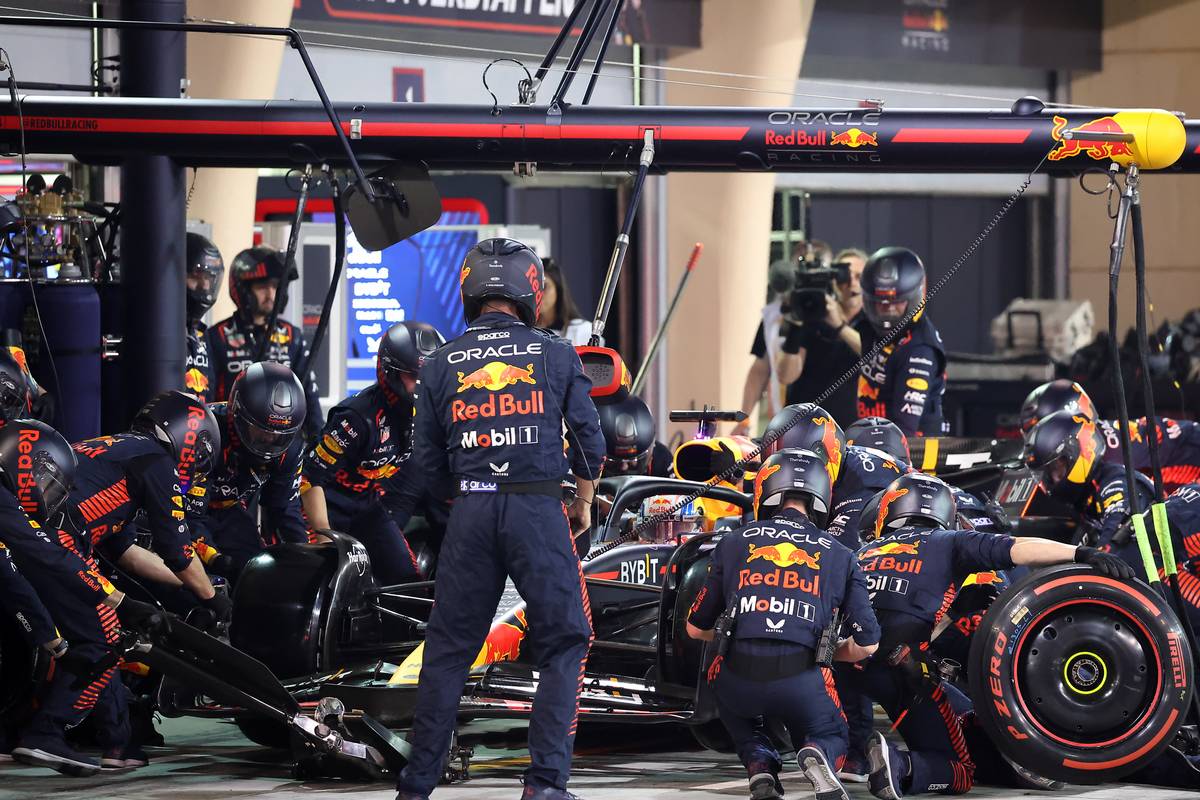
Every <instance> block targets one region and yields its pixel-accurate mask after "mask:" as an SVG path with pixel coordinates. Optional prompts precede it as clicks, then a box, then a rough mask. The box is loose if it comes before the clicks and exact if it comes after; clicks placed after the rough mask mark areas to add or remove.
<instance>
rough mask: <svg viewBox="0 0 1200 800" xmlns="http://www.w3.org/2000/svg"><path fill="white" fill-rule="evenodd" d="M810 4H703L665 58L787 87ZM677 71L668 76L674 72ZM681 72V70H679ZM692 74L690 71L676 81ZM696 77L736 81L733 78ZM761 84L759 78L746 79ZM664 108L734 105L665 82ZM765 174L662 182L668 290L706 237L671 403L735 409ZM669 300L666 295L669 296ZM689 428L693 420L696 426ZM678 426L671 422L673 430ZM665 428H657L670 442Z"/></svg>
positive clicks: (768, 101)
mask: <svg viewBox="0 0 1200 800" xmlns="http://www.w3.org/2000/svg"><path fill="white" fill-rule="evenodd" d="M812 10H813V0H792V1H791V2H780V0H738V2H736V3H731V2H728V0H704V7H703V11H702V17H701V47H700V48H699V49H698V50H694V51H691V52H688V53H686V54H683V55H679V56H677V57H675V58H672V59H669V60H668V61H667V62H666V65H667V66H670V67H685V68H689V69H704V70H715V71H719V72H730V73H745V74H751V75H769V76H772V77H778V78H779V81H778V84H779V86H780V87H781V88H784V89H786V90H788V91H790V89H791V87H792V85H793V84H794V82H795V76H796V75H797V73H798V72H799V70H800V60H801V58H802V57H803V55H804V46H805V43H806V41H807V37H808V27H809V22H810V20H811V19H812ZM678 75H679V73H676V74H671V75H670V77H677V76H678ZM685 75H686V74H685ZM682 80H688V77H686V76H685V77H684V78H682ZM694 82H695V83H719V84H725V85H733V84H737V83H738V79H736V78H725V77H722V78H721V79H719V80H715V81H714V80H709V79H706V78H705V77H701V78H698V79H696V80H695V81H694ZM745 85H747V86H753V87H755V88H758V87H761V86H762V84H761V83H760V82H753V83H752V84H751V83H746V84H745ZM665 95H666V97H665V101H666V104H668V105H731V104H734V102H733V101H731V100H730V93H729V92H728V91H725V90H722V89H714V88H711V87H707V86H690V85H680V84H677V83H672V84H668V85H667V86H666V91H665ZM781 100H782V98H780V97H779V96H778V95H776V94H766V93H758V92H744V93H741V95H740V96H739V97H738V98H737V100H736V104H737V105H742V106H771V105H781V104H782V103H781ZM774 191H775V177H774V176H773V175H769V174H755V175H748V174H736V173H714V174H704V173H674V174H671V175H669V176H668V177H667V178H666V191H665V195H666V196H665V202H666V228H667V232H666V238H667V248H666V249H667V254H666V255H667V258H666V264H665V267H666V270H667V279H666V286H667V287H668V291H669V292H673V291H674V287H675V285H676V284H677V283H678V281H679V277H680V274H681V273H682V272H683V269H684V264H685V263H686V261H687V259H688V256H689V254H690V253H691V250H692V247H693V245H694V244H695V243H696V242H703V243H704V255H703V258H702V259H701V262H700V266H699V267H698V268H697V269H696V273H695V274H694V275H693V276H692V279H691V281H690V282H689V284H688V288H687V292H686V293H685V295H684V297H683V299H682V301H681V302H680V304H679V309H678V311H677V312H676V318H675V320H674V321H673V322H672V323H671V330H670V334H669V336H668V340H667V342H666V345H665V347H667V348H669V351H670V359H669V362H668V364H667V404H668V405H669V406H670V407H671V408H692V407H694V408H700V407H702V406H703V405H704V404H706V403H707V404H709V405H713V406H719V407H720V408H723V409H735V408H738V407H740V406H741V402H742V384H743V382H744V380H745V377H746V368H747V366H748V361H749V356H748V355H747V350H748V348H749V342H750V341H751V339H752V338H753V335H754V328H755V325H756V324H757V321H758V318H759V313H760V309H761V308H762V304H763V298H764V297H765V296H766V291H767V271H766V270H765V269H763V265H765V264H767V263H768V262H769V261H770V235H771V204H772V199H773V195H774ZM668 296H669V295H668ZM693 427H694V426H693ZM675 429H678V426H674V427H673V428H671V430H675ZM668 434H669V431H667V432H664V431H661V430H660V437H662V438H663V439H664V440H665V439H666V438H667V435H668Z"/></svg>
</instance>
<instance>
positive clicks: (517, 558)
mask: <svg viewBox="0 0 1200 800" xmlns="http://www.w3.org/2000/svg"><path fill="white" fill-rule="evenodd" d="M543 286H544V272H543V269H542V263H541V261H540V260H539V259H538V257H537V255H536V254H535V253H534V252H533V251H532V250H530V249H529V248H528V247H526V246H525V245H523V244H521V243H520V242H516V241H513V240H511V239H488V240H485V241H482V242H480V243H479V244H477V245H476V246H475V247H473V248H472V249H471V250H470V251H469V252H468V253H467V256H466V259H465V260H464V261H463V265H462V273H461V287H462V299H463V311H464V315H465V316H466V319H467V323H468V325H469V327H468V328H467V330H466V332H465V333H463V335H462V336H460V337H459V338H457V339H455V340H454V341H452V342H450V343H449V344H448V345H446V346H445V347H443V348H441V349H440V350H438V351H437V352H436V353H434V354H433V355H432V356H431V357H430V358H429V360H428V361H427V362H426V363H425V366H424V367H423V368H422V370H421V381H420V384H419V386H418V387H417V413H416V419H415V423H414V424H415V431H414V437H413V456H412V461H413V464H412V468H414V469H418V470H422V471H423V473H424V474H425V476H426V478H427V479H428V480H430V481H433V484H432V485H433V486H435V487H443V488H442V491H444V490H445V488H446V487H447V486H448V485H449V484H451V482H452V483H453V486H454V488H455V489H456V490H457V492H458V497H457V498H456V499H455V501H454V505H453V508H452V509H451V511H450V522H449V525H448V526H447V529H446V537H445V541H444V542H443V544H442V550H441V554H440V556H439V563H438V570H437V580H436V586H435V590H434V597H435V600H436V602H435V603H434V606H433V612H432V614H431V616H430V619H429V628H428V631H427V633H426V636H425V654H424V660H423V663H422V666H421V674H420V679H419V684H418V687H417V700H416V708H415V711H414V719H413V728H412V733H411V734H410V742H411V744H412V754H411V757H410V758H409V762H408V766H407V767H405V769H404V772H403V773H402V774H401V776H400V780H399V784H398V788H399V790H400V791H399V795H398V800H419V798H425V797H427V796H428V794H429V792H431V791H432V790H433V787H434V786H435V785H436V784H437V782H438V779H439V778H440V777H441V775H442V769H443V763H444V761H445V759H446V756H447V754H448V751H449V747H450V738H451V732H452V729H453V727H454V724H455V719H456V715H457V711H458V703H459V698H460V697H461V695H462V689H463V685H464V684H465V682H466V677H467V671H468V669H469V668H470V665H471V662H472V660H473V659H474V658H475V656H476V655H477V654H478V653H479V648H480V647H481V646H482V644H483V641H484V639H485V638H486V636H487V632H488V628H489V626H490V624H491V621H492V615H493V613H494V612H495V609H496V605H497V603H498V602H499V600H500V595H501V592H502V591H503V588H504V582H505V577H506V576H511V577H512V579H513V582H514V583H515V584H516V587H517V591H519V592H520V593H521V597H522V598H524V599H525V601H526V602H527V603H528V607H529V634H528V635H529V636H530V637H531V643H532V645H533V648H534V651H535V652H537V653H538V654H539V660H538V664H537V669H538V671H539V673H540V679H539V681H538V687H537V694H536V695H535V697H534V702H533V711H532V714H531V716H530V721H529V751H530V760H531V763H530V766H529V768H528V769H527V770H526V771H525V789H524V792H523V794H522V798H523V800H567V799H568V798H571V797H573V795H571V794H570V793H568V792H567V791H566V785H567V779H568V776H569V773H570V766H571V750H572V747H573V745H574V741H575V729H576V724H577V716H578V709H579V691H580V686H581V683H582V680H583V669H584V664H585V661H586V659H587V654H588V649H589V646H590V643H591V639H592V625H591V613H590V606H589V604H588V597H587V590H586V588H585V586H584V582H583V573H582V570H581V567H580V564H579V559H578V558H577V557H576V555H575V548H574V541H573V538H572V528H573V527H574V528H575V529H577V530H583V529H585V528H586V527H587V526H588V524H589V522H590V520H589V517H590V513H589V506H590V504H591V500H592V497H593V494H594V482H595V481H596V480H598V479H599V477H600V468H601V465H602V464H603V461H604V452H605V445H604V437H603V436H602V434H601V432H600V420H599V417H598V415H597V413H596V408H595V406H594V405H593V404H592V400H591V397H589V392H590V391H591V381H589V380H588V379H587V377H586V376H585V375H584V373H583V367H582V365H581V364H580V362H579V357H578V356H577V355H576V354H575V350H574V348H573V347H571V345H570V343H569V342H567V341H565V340H563V339H560V338H559V337H557V336H554V335H553V334H551V333H548V332H544V331H540V330H537V329H533V328H531V327H530V325H532V323H533V321H534V320H535V319H536V317H537V311H538V305H539V303H540V302H541V296H542V288H543ZM485 407H486V408H490V409H493V410H494V413H488V414H485V413H483V412H482V409H484V408H485ZM564 428H565V430H566V440H567V445H568V447H567V448H564V447H563V438H564V433H563V431H564ZM568 454H569V456H570V458H569V461H568ZM569 472H573V473H574V475H575V477H576V478H577V479H578V482H579V496H578V499H577V500H575V502H574V503H573V504H572V505H571V507H570V509H569V510H568V509H567V508H566V507H565V506H564V505H563V494H562V486H561V483H562V481H563V479H564V478H566V477H567V476H568V474H569Z"/></svg>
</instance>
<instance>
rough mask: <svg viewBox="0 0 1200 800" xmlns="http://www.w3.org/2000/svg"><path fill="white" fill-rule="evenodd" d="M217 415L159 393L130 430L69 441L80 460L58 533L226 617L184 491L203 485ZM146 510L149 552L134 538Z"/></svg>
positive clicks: (180, 395) (179, 396) (200, 404)
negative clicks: (198, 548)
mask: <svg viewBox="0 0 1200 800" xmlns="http://www.w3.org/2000/svg"><path fill="white" fill-rule="evenodd" d="M219 439H220V432H219V431H218V429H217V421H216V418H214V417H213V415H212V413H211V412H210V411H209V410H208V409H207V408H206V407H205V405H204V401H203V400H197V399H196V398H194V397H192V396H191V395H188V394H185V393H184V392H164V393H162V394H160V395H158V396H157V397H155V398H153V399H152V400H150V402H149V403H147V404H146V405H145V406H144V407H143V408H142V410H141V411H139V412H138V414H137V416H136V417H134V419H133V424H132V426H131V430H130V431H128V432H126V433H118V434H116V435H113V436H100V437H97V438H95V439H87V440H85V441H82V442H77V443H75V445H73V449H74V450H75V454H76V456H77V459H78V467H77V469H76V470H75V488H74V489H72V491H71V495H70V497H69V498H68V502H67V505H66V509H65V513H64V515H63V520H62V525H61V526H60V527H61V528H62V529H63V530H66V531H71V532H72V533H74V534H75V536H76V539H77V540H78V541H77V543H76V544H77V547H78V548H79V549H80V551H81V552H83V553H85V554H89V555H90V554H91V552H92V548H93V547H98V548H100V550H101V551H102V552H103V553H104V554H105V555H106V556H107V557H108V558H110V559H111V560H112V561H113V562H115V563H116V564H118V565H120V566H121V567H122V568H123V569H126V570H128V571H129V572H130V573H132V574H134V575H137V576H139V577H143V578H148V579H150V580H152V581H156V582H158V583H161V584H165V585H167V586H179V585H181V584H182V586H183V587H184V588H186V589H188V590H189V591H190V592H191V594H192V595H194V597H195V600H194V601H191V602H195V601H199V602H200V604H201V605H203V606H205V607H207V608H208V609H209V610H210V611H212V612H213V614H214V615H215V616H216V618H217V619H218V621H226V620H227V619H228V616H229V612H230V602H229V599H228V598H227V597H225V595H223V594H220V593H218V592H215V591H214V590H213V586H212V583H211V582H210V581H209V578H208V574H207V572H206V571H205V569H204V564H203V563H202V562H201V560H200V558H199V557H197V556H196V553H195V551H194V549H193V547H192V536H191V532H190V530H189V529H188V525H187V522H186V520H185V517H186V513H185V511H184V500H183V498H184V496H185V493H186V492H187V491H189V490H190V489H191V487H192V486H194V485H195V486H200V485H203V484H204V482H205V480H206V479H207V477H208V474H209V472H210V471H211V470H212V466H213V461H214V459H215V458H216V457H217V445H218V440H219ZM139 512H144V513H145V520H146V525H147V527H148V528H149V531H150V538H151V541H152V547H153V552H150V551H147V550H145V549H143V548H142V547H140V546H138V545H137V544H135V543H134V538H135V531H134V525H133V520H134V517H135V516H136V515H137V514H138V513H139Z"/></svg>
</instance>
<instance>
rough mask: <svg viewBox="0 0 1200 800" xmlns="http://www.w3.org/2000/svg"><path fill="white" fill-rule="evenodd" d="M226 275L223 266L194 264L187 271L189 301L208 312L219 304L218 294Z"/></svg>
mask: <svg viewBox="0 0 1200 800" xmlns="http://www.w3.org/2000/svg"><path fill="white" fill-rule="evenodd" d="M224 275H225V267H224V266H223V265H217V264H192V265H191V266H190V267H188V271H187V294H188V299H189V300H191V301H192V302H193V303H195V304H197V305H199V306H201V307H203V308H204V309H205V310H207V309H208V308H209V307H211V306H212V304H213V303H215V302H217V292H218V290H219V289H220V287H221V278H222V277H224Z"/></svg>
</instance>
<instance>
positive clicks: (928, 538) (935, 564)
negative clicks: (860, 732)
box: [853, 527, 1015, 794]
mask: <svg viewBox="0 0 1200 800" xmlns="http://www.w3.org/2000/svg"><path fill="white" fill-rule="evenodd" d="M1014 542H1015V540H1014V539H1013V538H1012V537H1011V536H1005V535H997V534H993V533H980V532H976V531H946V530H929V529H925V528H916V527H908V528H901V529H900V530H898V531H896V532H894V533H890V534H889V535H887V536H885V537H882V538H880V539H877V540H875V541H873V542H870V543H868V544H866V545H864V546H863V548H862V549H861V550H859V552H858V563H859V566H860V567H861V568H862V570H863V572H864V573H865V575H866V578H867V585H868V586H869V587H870V589H871V604H872V605H873V606H874V607H875V613H876V614H877V615H878V617H879V625H880V627H881V628H882V629H883V635H882V638H881V641H880V647H879V650H878V651H876V653H875V655H874V656H873V657H871V658H870V659H869V660H868V661H867V662H865V664H864V666H863V667H862V668H861V669H858V670H856V671H855V672H854V676H853V677H854V678H855V679H856V680H855V681H854V682H855V684H856V686H855V688H856V690H857V691H858V692H860V693H862V694H864V695H867V696H869V697H871V698H872V699H874V700H875V701H876V702H878V703H879V704H880V705H881V706H883V708H884V710H885V711H887V713H888V716H889V717H890V718H891V719H892V720H893V722H896V723H898V724H897V725H896V729H897V730H898V731H899V732H900V735H901V736H903V737H904V741H905V742H906V743H907V744H908V750H909V754H910V755H911V757H912V775H911V786H909V787H905V789H904V792H905V794H919V793H922V792H932V791H939V792H942V793H944V794H962V793H963V792H966V791H969V790H970V788H971V785H972V783H973V780H974V771H975V766H974V764H973V763H972V761H971V756H970V753H969V752H968V750H967V745H966V740H965V739H964V737H963V732H962V727H961V726H960V724H959V720H958V715H957V714H956V713H955V712H954V709H953V708H951V705H950V702H949V700H948V699H947V697H946V690H945V689H944V688H943V687H942V686H941V685H933V684H932V683H931V682H928V681H927V680H926V679H920V678H914V677H913V674H914V672H913V670H912V669H908V668H906V667H905V666H903V665H892V664H890V663H889V659H890V658H892V656H893V653H895V652H896V651H897V648H899V647H901V646H907V647H908V648H909V650H910V652H911V654H912V656H911V657H912V658H920V657H921V656H922V654H924V653H925V652H926V651H927V649H928V645H929V639H930V636H931V634H932V632H933V628H934V626H935V625H936V624H937V623H938V621H939V620H940V619H941V618H942V616H943V615H945V614H946V612H947V610H949V608H950V605H951V603H953V601H954V598H955V595H956V594H957V592H958V589H959V587H960V586H962V584H963V582H964V581H966V580H967V577H968V576H969V575H971V574H972V573H978V572H986V571H988V570H1004V569H1009V568H1011V567H1012V566H1013V563H1012V558H1011V553H1012V548H1013V544H1014Z"/></svg>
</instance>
